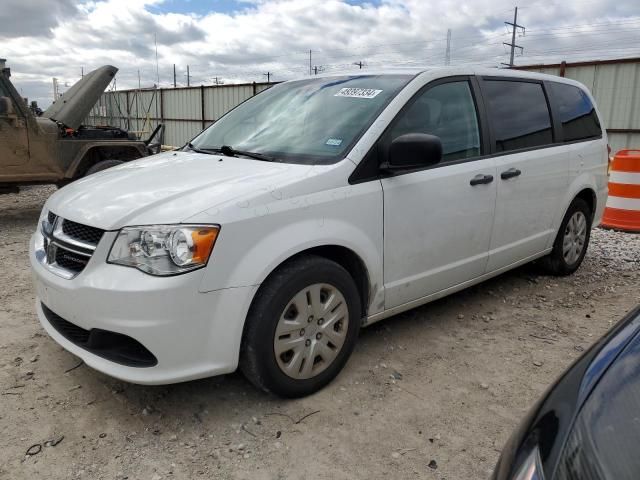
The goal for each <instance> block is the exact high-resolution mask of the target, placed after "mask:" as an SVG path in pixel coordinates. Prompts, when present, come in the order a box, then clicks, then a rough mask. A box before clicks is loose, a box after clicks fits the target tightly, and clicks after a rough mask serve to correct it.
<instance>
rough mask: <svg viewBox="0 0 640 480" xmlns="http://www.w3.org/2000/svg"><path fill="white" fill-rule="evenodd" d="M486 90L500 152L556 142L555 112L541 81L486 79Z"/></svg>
mask: <svg viewBox="0 0 640 480" xmlns="http://www.w3.org/2000/svg"><path fill="white" fill-rule="evenodd" d="M483 92H484V97H485V100H486V103H487V109H488V113H489V118H490V123H491V125H492V128H493V135H494V139H495V149H496V151H498V152H508V151H510V150H520V149H522V148H532V147H539V146H543V145H549V144H551V143H553V130H552V128H551V115H550V114H549V107H548V106H547V99H546V97H545V94H544V91H543V90H542V85H541V84H539V83H531V82H518V81H503V80H485V81H484V82H483Z"/></svg>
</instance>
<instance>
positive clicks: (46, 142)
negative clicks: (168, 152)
mask: <svg viewBox="0 0 640 480" xmlns="http://www.w3.org/2000/svg"><path fill="white" fill-rule="evenodd" d="M117 71H118V69H117V68H116V67H112V66H110V65H105V66H103V67H100V68H98V69H97V70H94V71H92V72H90V73H88V74H87V75H85V76H84V77H83V78H82V79H81V80H80V81H78V82H77V83H76V84H74V85H73V86H72V87H71V88H69V90H67V91H66V92H65V93H64V94H63V95H62V96H61V97H60V98H59V99H58V100H56V101H55V102H54V103H53V104H52V105H51V106H50V107H49V108H48V109H47V110H45V111H44V112H43V113H42V114H41V116H36V115H34V113H33V111H32V110H31V109H30V108H29V107H28V106H27V104H26V103H25V101H24V100H23V98H22V97H21V96H20V94H19V93H18V91H17V90H16V88H15V87H14V86H13V84H12V83H11V80H10V77H11V72H10V70H9V68H6V67H5V60H4V59H0V194H1V193H16V192H18V191H19V186H20V185H31V184H39V183H53V184H56V185H64V184H66V183H69V182H71V181H73V180H75V179H77V178H80V177H83V176H85V175H90V174H92V173H95V172H99V171H100V170H104V169H106V168H110V167H113V166H116V165H120V164H122V163H124V162H125V161H127V160H134V159H137V158H142V157H146V156H147V155H151V154H153V153H158V152H159V151H160V144H157V145H151V141H152V139H153V138H155V137H156V135H155V133H157V132H154V135H152V136H151V137H150V139H149V141H146V142H143V141H141V140H137V139H136V137H135V136H134V135H133V134H130V133H129V132H127V131H126V130H122V129H120V128H115V127H95V126H88V125H84V124H83V121H84V119H85V117H86V116H87V115H88V114H89V112H90V111H91V108H93V106H94V105H95V104H96V102H97V101H98V99H99V98H100V95H102V92H103V91H104V89H105V88H106V87H107V85H109V83H110V82H111V80H113V77H114V75H115V74H116V72H117Z"/></svg>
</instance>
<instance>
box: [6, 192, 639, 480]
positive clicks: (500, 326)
mask: <svg viewBox="0 0 640 480" xmlns="http://www.w3.org/2000/svg"><path fill="white" fill-rule="evenodd" d="M51 191H52V190H51V189H50V188H44V187H38V188H30V189H27V190H25V191H24V192H23V193H21V194H20V195H2V196H0V272H1V275H0V334H1V338H2V340H1V341H0V393H1V394H2V395H1V396H0V478H1V479H22V478H25V479H36V478H47V479H62V478H86V479H120V480H122V479H126V478H128V479H148V480H159V479H187V478H221V479H289V478H291V479H303V478H315V479H356V478H362V479H367V480H371V479H374V478H426V479H449V480H451V479H471V478H487V477H488V476H489V475H490V473H491V471H492V469H493V466H494V464H495V462H496V460H497V458H498V455H499V452H500V449H501V448H502V446H503V444H504V442H505V441H506V439H507V437H508V436H509V434H510V432H511V431H512V429H513V428H514V427H515V426H516V424H517V423H518V421H519V419H520V418H521V417H522V415H523V414H524V413H525V411H526V410H527V409H528V407H529V406H530V405H531V403H532V402H533V401H534V400H535V399H536V398H537V397H538V396H539V395H540V394H541V393H542V392H543V390H544V389H545V387H546V386H547V385H548V384H549V383H550V382H551V381H553V380H554V379H555V378H556V376H557V375H559V374H560V373H561V372H562V371H563V370H564V369H565V368H566V367H567V366H568V365H569V364H570V363H571V362H572V361H573V360H574V359H575V358H576V357H578V356H579V355H580V354H581V352H582V351H583V350H584V349H586V348H588V347H589V345H590V344H592V343H593V342H594V341H595V340H596V339H597V338H598V337H599V336H600V335H601V334H603V333H604V332H605V331H606V330H607V329H608V328H609V327H610V326H611V325H612V324H613V323H614V322H616V321H617V320H618V319H619V318H621V317H622V315H623V314H624V313H625V312H626V311H628V310H629V309H631V308H632V307H633V306H634V305H635V304H636V303H638V302H640V289H639V286H640V235H631V234H624V233H617V232H610V231H604V230H600V229H597V230H595V231H594V232H593V237H592V244H591V246H590V248H589V252H588V255H587V257H586V260H585V262H584V264H583V266H582V268H581V269H580V270H579V271H578V272H577V273H576V274H575V275H573V276H571V277H567V278H553V277H547V276H540V275H539V274H538V270H537V269H536V268H535V267H533V266H527V267H524V268H520V269H518V270H516V271H513V272H511V273H507V274H505V275H502V276H500V277H498V278H496V279H494V280H491V281H488V282H486V283H484V284H482V285H479V286H476V287H474V288H471V289H469V290H466V291H464V292H461V293H458V294H455V295H452V296H450V297H449V298H446V299H443V300H440V301H438V302H435V303H432V304H430V305H427V306H424V307H422V308H418V309H416V310H413V311H410V312H407V313H405V314H402V315H398V316H397V317H395V318H392V319H389V320H387V321H384V322H381V323H378V324H375V325H373V326H371V327H370V328H367V329H365V330H363V331H362V334H361V337H360V340H359V343H358V346H357V347H356V351H355V353H354V355H353V357H352V358H351V360H350V361H349V363H348V364H347V366H346V368H345V370H344V371H343V372H342V373H341V374H340V376H339V377H338V378H337V379H336V380H335V381H334V382H333V383H332V384H331V385H329V386H328V387H327V388H325V389H324V390H323V391H321V392H319V393H317V394H315V395H313V396H310V397H308V398H305V399H302V400H295V401H283V400H281V399H278V398H274V397H271V396H268V395H265V394H263V393H261V392H259V391H256V390H255V389H254V388H253V387H252V386H251V385H249V384H248V383H247V382H246V381H245V380H244V379H243V377H242V376H241V375H239V374H233V375H228V376H226V377H219V378H212V379H207V380H200V381H193V382H188V383H184V384H178V385H171V386H164V387H143V386H138V385H130V384H126V383H123V382H119V381H117V380H114V379H112V378H109V377H107V376H105V375H102V374H100V373H98V372H96V371H93V370H91V369H90V368H88V367H86V366H85V365H81V366H79V367H78V368H74V367H75V366H77V365H78V359H77V358H76V357H74V356H72V355H71V354H69V353H67V352H66V351H64V350H63V349H62V348H60V347H59V346H57V344H55V343H54V342H53V341H52V340H50V339H49V338H48V337H47V336H46V335H45V334H44V331H43V330H42V328H41V327H40V325H39V323H38V321H37V318H36V315H35V313H34V294H33V289H32V286H31V280H30V274H29V269H28V259H27V242H28V238H29V236H30V235H31V232H32V230H33V229H34V228H35V224H36V222H37V218H38V214H39V211H40V209H41V207H42V204H43V202H44V200H45V198H46V196H47V195H48V194H50V193H51ZM35 444H40V445H42V446H41V447H40V448H41V450H40V452H39V453H36V454H35V455H26V452H27V450H28V449H29V448H30V447H31V446H32V445H35ZM37 450H38V447H33V449H32V450H31V452H32V453H34V452H36V451H37Z"/></svg>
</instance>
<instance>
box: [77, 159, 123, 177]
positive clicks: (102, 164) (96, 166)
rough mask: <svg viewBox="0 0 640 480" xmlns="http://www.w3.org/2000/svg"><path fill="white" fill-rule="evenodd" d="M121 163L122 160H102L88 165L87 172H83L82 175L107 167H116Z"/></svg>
mask: <svg viewBox="0 0 640 480" xmlns="http://www.w3.org/2000/svg"><path fill="white" fill-rule="evenodd" d="M123 163H124V162H123V161H122V160H102V161H100V162H97V163H95V164H94V165H92V166H91V167H89V169H88V170H87V173H85V174H84V176H85V177H86V176H87V175H91V174H93V173H97V172H101V171H102V170H106V169H107V168H111V167H117V166H118V165H122V164H123Z"/></svg>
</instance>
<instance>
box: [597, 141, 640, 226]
mask: <svg viewBox="0 0 640 480" xmlns="http://www.w3.org/2000/svg"><path fill="white" fill-rule="evenodd" d="M602 226H603V227H607V228H615V229H617V230H624V231H626V232H640V150H620V151H619V152H618V153H616V156H615V157H613V162H612V163H611V176H610V177H609V198H607V206H606V208H605V209H604V215H603V216H602Z"/></svg>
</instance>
